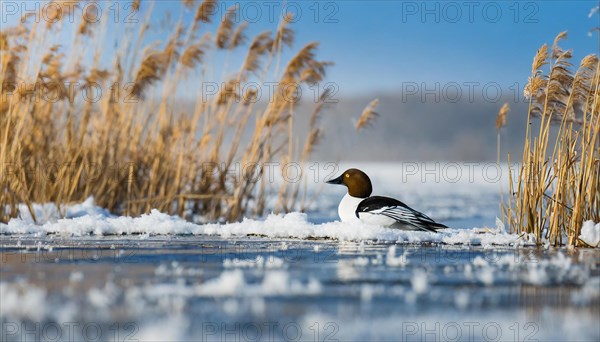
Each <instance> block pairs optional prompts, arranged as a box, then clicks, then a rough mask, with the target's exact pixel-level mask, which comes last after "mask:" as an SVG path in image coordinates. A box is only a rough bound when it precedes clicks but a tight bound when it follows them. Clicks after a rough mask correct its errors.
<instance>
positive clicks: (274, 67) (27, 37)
mask: <svg viewBox="0 0 600 342" xmlns="http://www.w3.org/2000/svg"><path fill="white" fill-rule="evenodd" d="M68 2H69V6H64V7H62V11H57V12H56V13H54V15H55V16H54V17H53V19H55V20H46V21H44V20H42V21H35V20H33V21H32V20H25V22H24V23H21V24H19V25H18V26H15V27H12V28H8V29H4V28H3V31H2V32H1V33H0V52H1V57H0V65H1V68H0V70H1V71H0V83H1V84H2V99H1V102H0V141H1V143H0V165H1V166H2V170H1V171H2V178H1V179H0V220H2V221H7V220H9V219H10V218H11V217H15V216H17V215H18V208H19V203H25V204H26V205H27V206H28V207H29V211H31V213H32V215H33V211H32V210H31V205H32V203H34V202H43V203H48V202H53V203H55V204H56V205H57V206H58V207H59V208H63V207H64V205H65V204H67V203H70V202H74V201H82V200H84V199H85V198H87V197H89V196H94V198H95V200H96V202H97V204H98V205H100V206H102V207H105V208H108V209H110V210H111V211H113V212H115V213H119V214H127V215H139V214H142V213H145V212H148V211H149V210H151V209H152V208H157V209H159V210H160V211H162V212H166V213H171V214H178V215H181V216H187V215H191V214H193V213H196V214H200V215H202V216H203V217H204V218H206V219H210V220H214V219H226V220H235V219H238V218H240V217H241V216H242V215H244V214H260V213H262V212H263V210H264V208H265V194H266V192H267V190H268V184H265V177H263V176H264V175H265V172H266V169H265V167H264V165H265V164H266V163H269V162H272V161H274V160H277V161H282V162H287V161H302V160H305V159H306V158H308V157H309V155H310V153H311V152H312V150H313V148H314V146H315V145H316V144H317V143H318V141H319V138H320V137H321V130H320V128H319V127H318V121H319V120H318V117H319V113H320V111H321V109H323V108H324V107H325V106H324V103H325V102H326V100H327V98H328V96H329V93H328V92H324V93H323V94H322V95H321V97H320V99H319V100H318V101H316V103H315V111H314V113H313V117H312V118H311V120H310V132H309V134H308V136H307V137H296V136H293V134H292V133H293V128H294V126H293V125H294V120H295V118H294V116H295V113H296V107H297V101H298V93H297V92H296V91H295V90H296V89H297V87H302V86H303V85H314V84H317V83H319V82H321V81H322V80H323V78H324V76H325V71H326V69H327V67H328V66H329V64H330V63H327V62H323V61H319V60H318V59H317V58H316V50H317V47H318V43H310V44H307V45H305V46H303V47H301V48H300V49H299V50H297V51H296V53H295V55H294V54H293V52H292V51H289V52H292V54H289V52H288V55H289V56H292V57H289V59H287V60H285V59H284V56H285V55H286V54H284V53H283V52H284V51H286V50H288V49H291V48H292V46H293V42H294V31H293V30H292V29H291V28H290V18H289V17H284V18H282V20H280V22H279V23H278V24H277V23H275V24H274V26H275V27H274V30H273V31H265V32H262V33H259V34H258V35H256V36H255V37H253V38H252V37H248V36H247V34H246V32H247V31H248V27H249V24H248V23H245V22H237V21H236V20H234V18H235V16H234V15H235V12H236V10H237V8H236V7H235V6H234V7H231V8H229V9H228V10H227V11H226V13H218V11H215V10H214V9H215V8H216V7H215V6H216V1H210V0H206V1H202V2H197V1H183V2H182V5H181V9H182V13H183V11H192V12H193V13H195V16H194V20H193V21H192V22H191V23H187V22H185V21H184V20H179V21H178V23H176V24H175V25H172V29H171V32H170V33H169V35H168V38H167V39H166V41H163V42H162V43H155V42H149V43H148V42H147V41H148V38H149V37H152V36H151V35H149V32H151V31H153V30H154V31H155V32H160V33H164V29H163V28H161V27H157V25H160V24H158V23H157V22H156V20H151V17H152V15H153V2H150V1H148V2H145V1H144V2H142V3H141V4H140V1H139V0H138V1H134V2H133V4H132V6H133V7H131V8H130V9H131V10H133V11H135V13H136V14H138V15H137V17H139V18H142V21H141V22H140V23H138V24H132V23H127V22H125V21H124V20H121V21H119V22H118V23H114V22H110V20H109V16H108V15H105V16H103V17H101V20H99V21H94V20H90V19H89V16H80V17H76V20H75V21H74V22H69V21H67V20H65V18H66V16H67V14H69V13H68V12H69V11H70V10H69V9H77V8H81V7H82V6H84V5H87V4H86V3H85V2H79V1H68ZM57 3H59V4H63V3H66V2H65V1H63V2H57ZM100 4H102V3H100ZM73 5H75V7H73ZM78 6H79V7H78ZM42 8H43V7H42ZM46 10H47V9H46ZM103 10H104V11H103V13H107V12H108V11H107V9H106V8H104V9H103ZM154 15H156V13H155V14H154ZM45 16H46V18H47V16H48V12H46V13H45ZM217 18H220V20H216V19H217ZM215 20H216V22H215V23H213V24H212V26H211V22H212V21H215ZM210 27H214V28H213V29H212V30H210V29H209V28H210ZM59 36H60V37H67V38H65V39H67V40H69V41H67V42H65V44H61V45H50V46H49V45H48V44H47V41H51V40H52V39H50V38H56V37H59ZM111 46H116V49H115V51H114V52H112V50H111V48H110V47H111ZM107 51H108V52H107ZM240 54H242V55H245V57H244V58H243V62H242V63H241V65H239V66H238V67H230V66H228V62H227V61H231V60H232V59H230V57H231V56H234V55H235V56H240ZM210 57H212V59H211V58H210ZM107 61H108V63H107ZM286 62H287V63H286ZM216 64H222V65H223V66H224V67H223V69H222V70H221V73H222V75H223V76H222V78H221V80H220V82H219V84H220V87H219V91H218V93H217V94H216V95H215V96H212V97H211V98H210V99H209V100H206V96H205V95H206V94H205V91H206V89H204V88H203V87H202V84H203V82H204V81H205V80H208V78H207V75H208V74H211V73H213V74H214V73H215V72H218V71H219V70H218V68H216V67H215V65H216ZM215 69H217V70H215ZM250 81H253V82H256V83H257V84H264V83H266V82H276V86H275V91H274V92H273V94H272V96H271V97H270V98H269V99H268V101H263V102H264V103H265V104H264V106H259V105H258V103H259V102H258V101H256V100H257V91H256V89H254V88H247V87H244V85H245V84H247V83H248V82H250ZM73 84H75V85H76V86H75V87H74V89H71V88H73V87H72V86H70V85H73ZM90 85H94V87H90ZM96 87H100V88H101V89H104V90H106V89H110V92H109V93H108V94H106V93H104V95H103V96H101V97H100V98H98V99H97V100H96V101H82V100H81V99H80V96H73V91H71V90H74V92H75V93H76V94H80V92H81V91H84V92H89V91H90V90H93V89H95V88H96ZM243 89H248V90H247V91H245V92H244V91H243ZM40 93H42V94H45V96H40ZM48 94H50V95H48ZM181 94H188V95H189V94H191V95H192V96H191V97H192V98H193V99H194V100H193V102H192V106H188V107H185V106H182V104H181V102H180V100H181V98H182V97H181V96H179V95H181ZM88 95H89V94H88ZM89 96H91V97H93V94H92V95H89ZM235 163H237V164H239V165H241V167H239V168H238V169H236V170H237V171H236V172H232V171H231V170H232V168H233V165H234V164H235ZM282 165H283V164H282ZM300 188H301V186H300V185H299V184H298V183H294V184H291V185H290V184H289V183H286V182H283V183H282V185H281V189H280V190H279V196H278V204H277V209H278V210H289V209H290V208H292V207H293V206H294V205H295V203H296V201H297V199H298V198H301V194H300V192H301V191H300Z"/></svg>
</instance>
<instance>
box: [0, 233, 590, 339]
mask: <svg viewBox="0 0 600 342" xmlns="http://www.w3.org/2000/svg"><path fill="white" fill-rule="evenodd" d="M0 243H1V245H2V258H1V261H2V268H1V270H2V271H1V276H2V283H1V284H2V285H1V290H0V293H1V294H2V303H1V306H0V307H1V309H0V313H1V314H2V315H1V316H2V325H3V326H2V334H3V335H2V340H3V341H21V340H24V339H25V340H44V339H46V340H55V337H57V336H59V335H60V338H61V339H62V340H67V341H68V340H102V341H104V340H119V341H128V340H140V341H146V340H157V341H158V340H182V339H190V340H203V341H223V340H231V341H248V340H250V341H255V340H264V341H275V340H298V341H317V340H318V341H333V340H339V341H359V340H361V341H362V340H407V341H409V340H457V341H473V340H475V341H479V340H502V341H507V340H510V341H512V340H519V341H523V340H536V339H537V340H547V339H550V340H572V341H574V340H578V341H579V340H597V338H598V337H599V336H600V331H599V329H600V327H599V325H598V324H597V322H598V319H600V309H599V308H600V294H599V292H600V289H599V287H600V282H599V279H600V271H599V266H600V252H598V251H594V250H577V251H570V250H564V249H563V250H558V249H552V248H551V249H543V248H532V247H527V248H512V247H506V248H494V249H485V248H483V247H471V246H462V247H453V246H415V245H404V246H394V245H389V244H374V243H368V242H363V243H354V242H335V241H322V240H321V241H301V240H286V239H265V238H242V239H223V238H215V237H204V236H196V237H181V236H171V237H144V236H134V237H127V238H125V237H86V238H78V239H72V238H68V239H65V238H61V237H58V236H46V237H43V238H39V237H38V238H36V237H26V236H20V237H15V236H3V237H0Z"/></svg>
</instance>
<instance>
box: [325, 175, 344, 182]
mask: <svg viewBox="0 0 600 342" xmlns="http://www.w3.org/2000/svg"><path fill="white" fill-rule="evenodd" d="M342 180H343V178H342V176H339V177H338V178H334V179H330V180H328V181H327V182H325V183H327V184H342V183H343V182H342Z"/></svg>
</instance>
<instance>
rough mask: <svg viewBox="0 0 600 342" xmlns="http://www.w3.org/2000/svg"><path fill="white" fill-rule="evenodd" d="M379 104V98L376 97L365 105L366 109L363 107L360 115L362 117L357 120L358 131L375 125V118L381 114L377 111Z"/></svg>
mask: <svg viewBox="0 0 600 342" xmlns="http://www.w3.org/2000/svg"><path fill="white" fill-rule="evenodd" d="M377 106H379V100H378V99H375V100H373V101H371V102H370V103H369V104H368V105H367V106H366V107H365V109H363V112H362V114H361V115H360V118H358V121H356V125H355V128H356V131H357V132H358V131H360V130H361V129H363V128H366V127H370V126H372V125H373V123H374V122H375V119H377V117H378V116H379V114H378V113H377V112H375V109H376V108H377Z"/></svg>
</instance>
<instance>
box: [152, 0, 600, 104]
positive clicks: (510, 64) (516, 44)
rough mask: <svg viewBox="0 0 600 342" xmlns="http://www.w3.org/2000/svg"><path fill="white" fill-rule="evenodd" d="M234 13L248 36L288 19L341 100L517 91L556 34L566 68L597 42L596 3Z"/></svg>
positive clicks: (308, 6) (299, 6) (381, 4)
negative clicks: (437, 90)
mask: <svg viewBox="0 0 600 342" xmlns="http://www.w3.org/2000/svg"><path fill="white" fill-rule="evenodd" d="M234 3H238V4H240V12H241V18H243V19H248V20H251V21H256V23H255V24H254V25H251V27H252V29H251V31H250V32H259V31H262V30H263V29H267V28H271V27H274V26H275V25H276V24H277V23H276V20H279V15H281V13H287V12H290V13H294V14H295V17H296V19H295V20H296V22H295V23H294V24H293V28H294V29H295V30H296V33H297V41H296V47H297V48H299V47H300V46H301V45H303V44H305V43H308V42H310V41H314V40H316V41H319V42H321V46H320V50H319V57H320V58H321V59H324V60H331V61H334V62H335V66H334V67H332V68H331V69H330V72H329V74H328V80H330V81H332V82H335V83H337V84H338V85H339V90H340V93H341V94H347V95H348V94H365V93H375V92H382V91H383V92H397V91H399V90H401V89H402V87H403V85H406V83H411V82H416V83H419V84H420V83H421V82H426V83H427V84H431V83H435V82H440V83H441V84H442V86H443V85H444V84H445V83H448V82H457V83H459V84H464V83H465V82H482V83H483V82H496V83H498V84H500V86H502V87H503V88H508V87H511V86H512V85H513V84H515V83H518V84H519V87H520V88H522V86H523V85H524V83H525V82H526V80H527V76H528V75H529V73H530V70H531V61H532V58H533V56H534V54H535V52H536V50H537V49H538V48H539V47H540V46H541V45H542V44H543V43H548V44H551V43H552V41H553V39H554V37H555V36H556V35H557V34H558V33H559V32H561V31H565V30H566V31H568V33H569V36H568V40H567V41H565V42H564V43H563V44H562V45H563V47H564V48H569V49H573V51H574V56H575V60H577V61H579V60H580V59H581V57H583V56H585V55H587V54H589V53H598V51H599V37H598V33H597V32H595V33H593V34H592V35H590V30H591V29H592V28H593V27H598V26H600V24H599V16H598V13H596V14H594V15H593V16H592V17H591V18H590V17H588V14H589V13H590V10H591V9H592V8H594V7H596V6H598V1H519V2H516V1H494V2H491V1H425V2H422V1H394V0H386V1H378V0H375V1H358V0H356V1H353V0H350V1H349V0H343V1H326V0H325V1H312V0H311V1H288V2H286V3H284V2H276V1H266V2H265V1H263V2H260V1H259V2H253V1H250V2H233V1H228V2H225V4H223V5H222V7H221V8H220V11H221V12H222V11H223V10H224V9H225V8H227V7H228V6H229V5H232V4H234ZM157 9H159V11H158V13H163V12H164V11H167V10H169V9H173V3H172V2H168V1H162V2H159V3H157ZM174 12H177V11H174ZM177 13H179V12H177ZM190 15H191V13H190ZM240 53H244V51H240Z"/></svg>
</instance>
